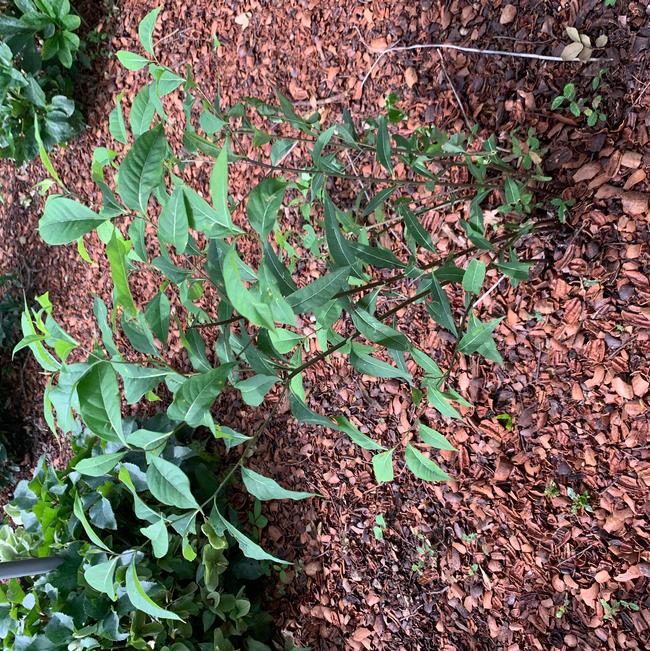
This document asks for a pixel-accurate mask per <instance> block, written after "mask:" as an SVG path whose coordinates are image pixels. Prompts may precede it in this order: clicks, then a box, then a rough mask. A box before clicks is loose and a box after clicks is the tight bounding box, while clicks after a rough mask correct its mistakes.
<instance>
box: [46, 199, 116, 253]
mask: <svg viewBox="0 0 650 651" xmlns="http://www.w3.org/2000/svg"><path fill="white" fill-rule="evenodd" d="M105 221H106V217H102V216H101V215H98V214H97V213H96V212H93V211H92V210H91V209H90V208H86V206H84V205H82V204H80V203H77V202H76V201H73V200H72V199H67V198H66V197H62V196H59V195H53V196H50V197H48V199H47V201H46V202H45V208H44V210H43V216H42V217H41V219H40V220H39V222H38V232H39V233H40V236H41V237H42V238H43V240H44V241H45V242H47V244H69V243H70V242H74V241H75V240H77V239H79V238H80V237H82V236H83V235H85V234H86V233H89V232H90V231H92V230H94V229H95V228H97V227H98V226H100V225H101V224H103V223H104V222H105Z"/></svg>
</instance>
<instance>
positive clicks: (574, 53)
mask: <svg viewBox="0 0 650 651" xmlns="http://www.w3.org/2000/svg"><path fill="white" fill-rule="evenodd" d="M583 49H584V46H583V45H582V43H569V44H568V45H567V46H566V47H565V48H564V49H563V50H562V53H561V54H560V58H561V59H562V60H563V61H575V60H576V59H577V58H578V55H579V54H580V52H582V50H583Z"/></svg>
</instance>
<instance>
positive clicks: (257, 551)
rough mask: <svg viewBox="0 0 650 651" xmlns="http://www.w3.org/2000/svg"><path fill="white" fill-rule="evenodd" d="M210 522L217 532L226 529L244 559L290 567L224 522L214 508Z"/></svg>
mask: <svg viewBox="0 0 650 651" xmlns="http://www.w3.org/2000/svg"><path fill="white" fill-rule="evenodd" d="M210 520H214V523H215V524H216V525H217V526H218V528H219V530H223V529H226V530H227V531H228V533H229V534H230V535H231V536H232V537H233V538H234V539H235V541H236V542H237V544H238V545H239V549H241V551H242V554H244V556H246V558H252V559H254V560H256V561H271V562H272V563H281V564H282V565H291V563H289V562H288V561H283V560H281V559H279V558H276V557H275V556H272V555H271V554H269V553H267V552H265V551H264V550H263V549H262V548H261V547H260V546H259V545H258V544H257V543H254V542H253V541H252V540H251V539H250V538H249V537H248V536H245V535H244V534H243V533H242V532H241V531H239V529H237V527H235V526H234V525H232V524H231V523H230V522H228V520H226V519H225V518H224V517H223V516H222V515H221V513H219V511H218V510H217V508H216V506H215V508H214V510H213V511H212V514H211V515H210Z"/></svg>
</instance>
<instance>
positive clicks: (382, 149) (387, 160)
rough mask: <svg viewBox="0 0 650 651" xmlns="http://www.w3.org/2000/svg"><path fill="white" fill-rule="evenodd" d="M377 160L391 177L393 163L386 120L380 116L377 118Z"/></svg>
mask: <svg viewBox="0 0 650 651" xmlns="http://www.w3.org/2000/svg"><path fill="white" fill-rule="evenodd" d="M377 160H378V161H379V162H380V163H381V165H382V166H383V167H384V168H385V169H386V170H387V171H388V173H389V174H390V175H391V176H392V175H393V163H392V162H391V146H390V135H389V134H388V124H387V123H386V118H385V117H384V116H383V115H381V116H379V118H377Z"/></svg>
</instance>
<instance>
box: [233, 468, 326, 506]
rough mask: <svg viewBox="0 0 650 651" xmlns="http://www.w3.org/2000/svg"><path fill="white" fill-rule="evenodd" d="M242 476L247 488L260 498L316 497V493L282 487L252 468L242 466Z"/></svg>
mask: <svg viewBox="0 0 650 651" xmlns="http://www.w3.org/2000/svg"><path fill="white" fill-rule="evenodd" d="M241 476H242V480H243V482H244V486H246V490H247V491H248V492H249V493H250V494H251V495H252V496H253V497H256V498H257V499H258V500H261V501H262V502H265V501H267V500H304V499H305V498H307V497H314V495H315V494H314V493H305V492H303V491H290V490H287V489H286V488H282V486H280V484H278V483H277V482H276V481H275V480H273V479H271V478H270V477H264V475H260V474H259V473H257V472H255V471H254V470H250V468H242V469H241Z"/></svg>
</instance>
